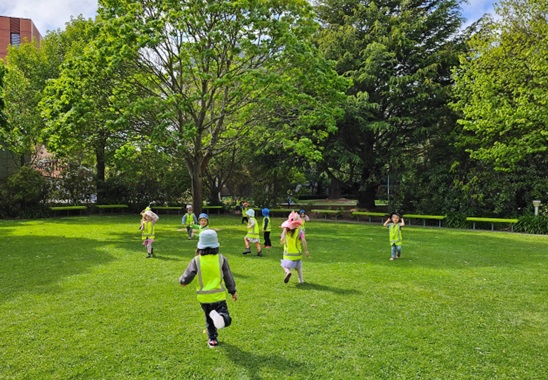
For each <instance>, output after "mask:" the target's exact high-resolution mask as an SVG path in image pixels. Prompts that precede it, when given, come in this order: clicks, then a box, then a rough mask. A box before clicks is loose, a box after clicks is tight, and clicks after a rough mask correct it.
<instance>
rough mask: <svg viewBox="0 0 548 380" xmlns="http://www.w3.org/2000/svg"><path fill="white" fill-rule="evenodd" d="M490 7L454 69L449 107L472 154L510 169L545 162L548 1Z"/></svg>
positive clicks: (508, 0)
mask: <svg viewBox="0 0 548 380" xmlns="http://www.w3.org/2000/svg"><path fill="white" fill-rule="evenodd" d="M495 9H496V13H497V15H498V16H499V17H498V18H496V19H488V20H486V22H485V24H484V25H483V28H482V29H481V31H480V32H479V33H477V34H476V35H475V36H474V37H473V38H472V39H471V41H470V51H469V52H468V53H467V54H466V55H464V56H463V57H462V58H461V62H460V66H459V67H458V68H457V69H456V70H455V74H454V79H455V98H456V100H455V102H454V104H453V106H454V108H455V109H456V110H457V111H458V112H460V113H461V115H462V118H461V119H460V120H459V123H460V124H461V125H462V128H463V131H464V136H465V137H466V138H465V140H464V144H465V147H466V149H467V150H468V152H469V153H470V155H471V157H472V158H474V159H479V160H482V161H485V162H486V163H488V164H489V165H490V166H492V167H493V168H494V169H495V170H500V171H513V170H514V169H515V168H516V167H517V166H519V165H520V164H523V163H526V162H530V163H533V162H537V163H540V161H539V160H542V161H543V162H544V163H546V151H547V149H548V119H547V118H546V115H547V114H548V91H546V83H547V82H548V59H547V58H548V3H546V1H543V0H502V1H501V2H500V3H499V5H498V6H496V7H495ZM543 157H544V158H543Z"/></svg>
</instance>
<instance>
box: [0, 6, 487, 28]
mask: <svg viewBox="0 0 548 380" xmlns="http://www.w3.org/2000/svg"><path fill="white" fill-rule="evenodd" d="M496 1H497V0H468V4H464V5H463V6H462V8H463V16H464V17H465V18H466V19H467V20H468V21H467V22H466V24H465V26H468V25H470V24H471V23H472V22H474V21H476V20H477V19H479V18H480V17H481V16H482V15H483V14H484V13H490V12H492V10H493V3H494V2H496ZM96 11H97V0H11V1H8V0H0V16H8V17H19V18H30V19H31V20H32V21H33V22H34V25H36V27H37V28H38V30H39V31H40V34H42V36H45V35H46V33H47V31H50V30H57V29H61V30H64V29H65V24H66V23H67V22H69V21H70V18H71V16H72V17H77V16H79V15H80V14H81V15H82V16H84V17H85V18H95V14H96Z"/></svg>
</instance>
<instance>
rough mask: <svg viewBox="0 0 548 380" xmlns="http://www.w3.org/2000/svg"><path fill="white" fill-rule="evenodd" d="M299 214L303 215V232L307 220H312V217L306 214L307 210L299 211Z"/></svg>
mask: <svg viewBox="0 0 548 380" xmlns="http://www.w3.org/2000/svg"><path fill="white" fill-rule="evenodd" d="M299 215H300V217H301V220H302V221H303V224H301V230H303V232H304V231H305V227H304V226H305V224H306V222H308V221H309V220H310V218H309V217H308V215H306V211H305V210H301V211H299Z"/></svg>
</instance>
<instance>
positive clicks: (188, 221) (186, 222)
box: [182, 205, 198, 240]
mask: <svg viewBox="0 0 548 380" xmlns="http://www.w3.org/2000/svg"><path fill="white" fill-rule="evenodd" d="M182 223H183V226H185V227H186V232H187V234H188V240H190V239H192V226H194V225H196V224H198V219H196V215H195V214H194V213H193V212H192V206H191V205H188V206H186V214H185V215H184V216H183V219H182Z"/></svg>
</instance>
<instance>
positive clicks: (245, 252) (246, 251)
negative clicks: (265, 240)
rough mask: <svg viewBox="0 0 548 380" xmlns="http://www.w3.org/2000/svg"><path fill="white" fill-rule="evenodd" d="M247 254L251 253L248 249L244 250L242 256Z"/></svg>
mask: <svg viewBox="0 0 548 380" xmlns="http://www.w3.org/2000/svg"><path fill="white" fill-rule="evenodd" d="M248 253H251V250H250V249H246V250H245V251H243V252H242V255H247V254H248Z"/></svg>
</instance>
